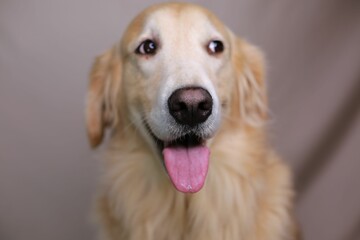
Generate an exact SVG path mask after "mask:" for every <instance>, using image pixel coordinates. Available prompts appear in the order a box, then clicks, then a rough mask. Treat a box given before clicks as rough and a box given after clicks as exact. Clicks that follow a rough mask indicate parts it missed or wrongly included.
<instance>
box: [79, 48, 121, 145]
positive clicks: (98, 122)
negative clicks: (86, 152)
mask: <svg viewBox="0 0 360 240" xmlns="http://www.w3.org/2000/svg"><path fill="white" fill-rule="evenodd" d="M120 82H121V61H120V57H119V53H118V51H117V48H116V47H114V48H112V49H110V50H109V51H107V52H105V53H104V54H103V55H101V56H99V57H97V58H96V60H95V63H94V64H93V67H92V70H91V73H90V82H89V87H88V93H87V106H86V127H87V134H88V138H89V143H90V145H91V147H92V148H95V147H97V146H98V145H99V144H100V143H101V142H102V139H103V135H104V130H105V128H106V127H107V126H114V125H115V124H116V123H117V121H118V112H117V111H118V108H117V105H118V93H119V89H120Z"/></svg>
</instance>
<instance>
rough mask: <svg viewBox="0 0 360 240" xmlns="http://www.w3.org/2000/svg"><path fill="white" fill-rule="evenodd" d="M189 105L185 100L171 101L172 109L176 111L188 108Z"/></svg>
mask: <svg viewBox="0 0 360 240" xmlns="http://www.w3.org/2000/svg"><path fill="white" fill-rule="evenodd" d="M186 109H187V106H186V103H185V102H179V101H172V103H171V110H172V111H174V112H180V111H183V110H186Z"/></svg>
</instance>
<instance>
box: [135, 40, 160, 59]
mask: <svg viewBox="0 0 360 240" xmlns="http://www.w3.org/2000/svg"><path fill="white" fill-rule="evenodd" d="M156 49H157V45H156V43H155V42H154V41H152V40H150V39H147V40H145V41H143V42H142V43H141V44H140V45H139V46H138V47H137V49H136V51H135V53H136V54H140V55H154V54H155V53H156Z"/></svg>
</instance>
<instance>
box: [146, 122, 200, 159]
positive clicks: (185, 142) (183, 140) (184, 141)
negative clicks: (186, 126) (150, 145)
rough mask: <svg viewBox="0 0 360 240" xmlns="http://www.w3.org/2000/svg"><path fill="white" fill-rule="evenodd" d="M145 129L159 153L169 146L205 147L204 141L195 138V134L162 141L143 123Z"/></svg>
mask: <svg viewBox="0 0 360 240" xmlns="http://www.w3.org/2000/svg"><path fill="white" fill-rule="evenodd" d="M145 127H146V129H147V131H148V132H149V134H150V135H151V137H152V138H153V140H154V142H155V143H156V145H157V146H158V149H159V151H160V153H161V152H162V150H163V149H164V148H165V147H169V146H173V147H174V146H185V147H193V146H203V145H206V140H205V139H202V138H201V137H199V136H197V135H196V134H195V133H188V134H185V135H183V136H181V137H179V138H176V139H173V140H171V141H163V140H161V139H159V138H158V137H157V136H156V135H155V134H154V133H153V132H152V131H151V128H150V126H149V125H148V124H147V123H145Z"/></svg>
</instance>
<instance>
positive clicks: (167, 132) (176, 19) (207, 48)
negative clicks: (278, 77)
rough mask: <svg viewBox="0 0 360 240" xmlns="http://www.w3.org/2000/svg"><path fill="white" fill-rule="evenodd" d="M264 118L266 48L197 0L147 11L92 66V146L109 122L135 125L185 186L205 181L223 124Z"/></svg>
mask: <svg viewBox="0 0 360 240" xmlns="http://www.w3.org/2000/svg"><path fill="white" fill-rule="evenodd" d="M265 118H266V97H265V90H264V82H263V69H262V56H261V54H260V52H259V51H258V50H257V49H256V48H255V47H253V46H251V45H249V44H248V43H246V42H245V41H243V40H240V39H239V38H237V37H236V36H235V35H234V34H233V33H232V32H231V31H230V30H228V29H227V28H226V27H225V26H224V25H223V24H222V23H221V22H220V21H219V20H218V19H217V18H216V17H215V16H214V15H213V14H211V13H210V12H209V11H207V10H205V9H203V8H201V7H199V6H195V5H192V4H179V3H171V4H169V3H168V4H161V5H156V6H154V7H150V8H148V9H147V10H145V11H144V12H142V13H141V14H140V15H139V16H138V17H136V18H135V19H134V20H133V22H132V23H131V24H130V25H129V27H128V29H127V30H126V31H125V33H124V36H123V38H122V40H121V42H120V43H118V44H116V45H115V46H114V47H113V48H112V49H111V50H109V51H108V52H106V53H105V54H103V55H102V56H100V57H98V58H97V60H96V62H95V64H94V67H93V70H92V73H91V79H90V87H89V93H88V106H87V128H88V136H89V139H90V143H91V145H92V146H93V147H96V146H97V145H99V144H100V143H101V141H102V136H103V132H104V128H105V127H106V126H111V127H112V128H114V129H117V130H119V131H121V129H122V128H127V127H128V126H129V125H132V126H133V127H134V128H135V129H136V130H137V131H138V133H139V134H140V135H141V136H142V137H143V138H145V139H146V141H147V142H148V144H149V147H150V148H152V149H153V150H154V154H155V155H156V156H159V157H161V158H162V159H163V160H164V163H165V166H166V169H167V172H168V174H169V176H170V178H171V180H172V182H173V184H174V185H175V187H176V188H177V189H178V190H180V191H182V192H196V191H199V190H200V189H201V187H202V186H203V184H204V180H205V177H206V173H207V168H208V158H209V149H208V145H209V144H208V140H209V139H211V138H212V137H213V136H214V135H215V134H216V132H217V131H218V130H219V127H220V126H221V124H223V123H224V122H225V121H230V122H235V123H236V124H237V125H243V126H248V127H257V126H258V125H259V124H261V123H262V122H263V121H264V120H265Z"/></svg>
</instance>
